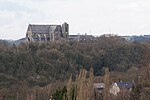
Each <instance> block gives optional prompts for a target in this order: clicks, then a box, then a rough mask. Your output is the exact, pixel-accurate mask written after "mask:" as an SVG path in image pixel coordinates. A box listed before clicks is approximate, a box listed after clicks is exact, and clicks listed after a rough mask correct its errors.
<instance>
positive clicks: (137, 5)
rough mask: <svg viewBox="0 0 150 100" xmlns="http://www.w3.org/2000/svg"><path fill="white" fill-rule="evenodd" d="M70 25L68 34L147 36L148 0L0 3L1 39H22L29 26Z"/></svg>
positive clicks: (3, 0) (149, 26) (18, 0)
mask: <svg viewBox="0 0 150 100" xmlns="http://www.w3.org/2000/svg"><path fill="white" fill-rule="evenodd" d="M63 22H67V23H68V24H69V25H70V34H77V33H81V34H85V33H87V34H92V35H96V36H99V35H102V34H105V33H109V32H111V33H114V34H118V35H143V34H150V0H0V39H19V38H22V37H25V34H26V30H27V26H28V24H29V23H31V24H36V23H37V24H62V23H63Z"/></svg>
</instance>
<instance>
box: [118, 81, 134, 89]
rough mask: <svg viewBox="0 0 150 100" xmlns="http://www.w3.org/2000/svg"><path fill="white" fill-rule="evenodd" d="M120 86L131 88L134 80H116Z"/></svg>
mask: <svg viewBox="0 0 150 100" xmlns="http://www.w3.org/2000/svg"><path fill="white" fill-rule="evenodd" d="M116 84H117V85H118V87H119V88H127V89H130V88H132V87H133V86H134V83H133V82H116Z"/></svg>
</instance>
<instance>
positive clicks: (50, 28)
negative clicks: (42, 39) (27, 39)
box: [29, 24, 62, 34]
mask: <svg viewBox="0 0 150 100" xmlns="http://www.w3.org/2000/svg"><path fill="white" fill-rule="evenodd" d="M29 26H30V27H31V31H32V33H33V34H45V33H55V32H62V29H61V25H31V24H30V25H29Z"/></svg>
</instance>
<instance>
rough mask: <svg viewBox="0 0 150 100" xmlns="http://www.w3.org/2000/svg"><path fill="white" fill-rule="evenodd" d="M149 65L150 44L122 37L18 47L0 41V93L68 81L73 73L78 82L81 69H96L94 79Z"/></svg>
mask: <svg viewBox="0 0 150 100" xmlns="http://www.w3.org/2000/svg"><path fill="white" fill-rule="evenodd" d="M148 63H150V41H145V42H130V41H126V40H125V39H123V38H121V37H119V36H115V37H105V36H100V37H96V38H95V40H82V41H79V42H78V41H54V42H32V43H21V44H19V45H15V44H10V43H8V42H7V41H2V40H1V41H0V90H2V89H10V88H13V87H16V86H19V85H22V84H26V86H28V87H30V88H34V87H43V86H46V85H48V84H50V83H55V82H57V81H65V80H67V79H69V77H70V75H71V74H72V77H73V79H75V77H76V75H77V74H79V72H80V69H86V70H87V71H89V70H90V68H93V69H94V75H95V76H103V75H104V74H105V73H104V68H105V67H107V68H109V69H110V72H114V73H120V72H121V73H126V72H129V71H130V70H132V69H133V68H134V69H140V68H141V66H146V64H148ZM131 73H132V72H131ZM113 75H114V74H113Z"/></svg>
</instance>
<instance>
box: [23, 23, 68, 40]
mask: <svg viewBox="0 0 150 100" xmlns="http://www.w3.org/2000/svg"><path fill="white" fill-rule="evenodd" d="M68 38H69V24H67V23H66V22H65V23H63V24H62V25H33V24H29V26H28V29H27V32H26V40H27V41H29V42H30V41H55V40H68Z"/></svg>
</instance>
